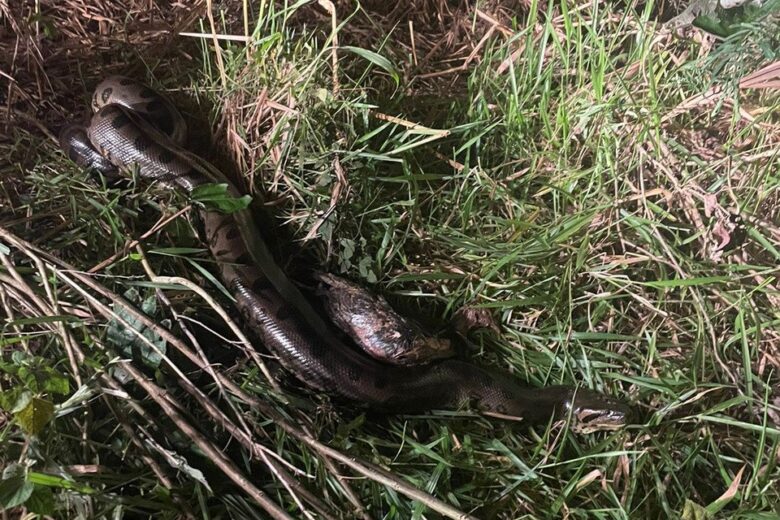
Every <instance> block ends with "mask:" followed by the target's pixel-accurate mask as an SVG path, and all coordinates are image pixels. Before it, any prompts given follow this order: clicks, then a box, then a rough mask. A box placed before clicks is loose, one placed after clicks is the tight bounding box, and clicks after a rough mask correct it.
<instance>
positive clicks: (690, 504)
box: [680, 499, 712, 520]
mask: <svg viewBox="0 0 780 520" xmlns="http://www.w3.org/2000/svg"><path fill="white" fill-rule="evenodd" d="M680 518H681V519H682V520H708V519H709V518H712V515H710V514H709V513H708V512H707V510H706V509H705V508H703V507H702V506H700V505H699V504H697V503H696V502H694V501H692V500H690V499H685V505H684V506H683V510H682V514H681V515H680Z"/></svg>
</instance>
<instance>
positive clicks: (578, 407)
mask: <svg viewBox="0 0 780 520" xmlns="http://www.w3.org/2000/svg"><path fill="white" fill-rule="evenodd" d="M566 408H567V410H566V415H568V416H569V417H571V421H572V426H571V427H572V430H574V431H576V432H578V433H592V432H595V431H603V430H618V429H620V428H622V427H623V426H625V425H626V424H627V423H628V421H629V420H630V418H631V415H632V410H631V407H630V406H629V405H628V404H626V403H624V402H623V401H620V400H618V399H615V398H614V397H609V396H607V395H603V394H600V393H598V392H594V391H592V390H588V389H587V388H578V389H576V390H574V391H573V392H572V395H571V399H569V400H568V402H567V403H566Z"/></svg>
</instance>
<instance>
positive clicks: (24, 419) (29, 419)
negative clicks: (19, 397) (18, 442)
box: [16, 397, 54, 435]
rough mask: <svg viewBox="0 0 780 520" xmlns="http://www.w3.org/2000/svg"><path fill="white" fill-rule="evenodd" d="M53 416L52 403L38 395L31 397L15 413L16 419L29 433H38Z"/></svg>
mask: <svg viewBox="0 0 780 520" xmlns="http://www.w3.org/2000/svg"><path fill="white" fill-rule="evenodd" d="M53 416H54V404H53V403H52V402H51V401H49V400H47V399H42V398H40V397H33V398H32V399H30V402H29V403H27V406H25V407H24V408H23V409H22V410H20V411H19V412H17V413H16V421H17V422H18V423H19V426H21V427H22V428H23V429H24V431H26V432H27V433H29V434H30V435H38V434H39V433H41V431H43V427H44V426H46V424H48V422H49V421H50V420H51V418H52V417H53Z"/></svg>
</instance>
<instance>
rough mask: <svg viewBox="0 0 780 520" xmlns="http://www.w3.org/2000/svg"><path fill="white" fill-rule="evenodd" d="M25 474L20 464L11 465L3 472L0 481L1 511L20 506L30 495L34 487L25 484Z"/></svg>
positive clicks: (27, 483)
mask: <svg viewBox="0 0 780 520" xmlns="http://www.w3.org/2000/svg"><path fill="white" fill-rule="evenodd" d="M25 473H26V470H25V467H24V466H22V465H21V464H11V465H9V466H8V467H7V468H5V470H4V471H3V478H2V480H0V506H2V508H3V509H10V508H12V507H16V506H20V505H22V504H24V503H25V502H26V501H27V499H28V498H30V495H32V492H33V489H34V486H33V484H31V483H30V482H27V479H26V477H25Z"/></svg>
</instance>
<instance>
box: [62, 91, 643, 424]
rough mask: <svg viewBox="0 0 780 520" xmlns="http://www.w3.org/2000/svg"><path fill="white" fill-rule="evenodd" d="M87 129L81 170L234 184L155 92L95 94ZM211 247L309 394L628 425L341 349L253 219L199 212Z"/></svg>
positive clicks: (77, 144) (255, 323)
mask: <svg viewBox="0 0 780 520" xmlns="http://www.w3.org/2000/svg"><path fill="white" fill-rule="evenodd" d="M93 109H94V110H95V113H94V115H93V116H92V119H91V121H90V123H89V125H88V126H87V128H86V132H85V131H84V129H83V128H78V127H70V128H67V129H66V130H65V131H63V132H62V134H61V144H62V146H63V148H64V149H65V150H66V151H67V153H68V155H69V156H70V157H71V158H73V159H74V160H76V162H78V163H79V164H82V165H86V166H92V167H94V168H97V169H102V170H109V169H110V167H111V165H113V166H114V167H116V168H117V169H119V170H128V169H131V168H136V169H137V170H136V171H137V172H138V173H139V175H140V176H141V177H144V178H147V179H150V180H153V181H156V182H158V183H163V184H165V185H167V186H171V187H174V188H176V189H179V190H182V191H184V192H186V193H192V191H193V190H194V189H195V188H197V187H198V186H201V185H204V184H207V183H227V184H228V185H229V193H230V194H231V195H234V196H239V195H240V194H239V192H238V190H237V189H236V188H235V187H234V186H232V185H230V183H229V182H228V181H227V180H226V179H225V178H224V177H223V176H222V175H221V174H220V173H219V172H218V171H217V170H216V169H215V168H213V167H211V166H210V165H208V164H207V163H205V161H203V160H201V159H199V158H197V157H195V156H193V155H192V154H190V153H189V152H187V151H185V150H184V149H183V148H181V147H180V143H181V142H182V141H183V138H184V137H183V131H182V130H181V128H182V127H183V122H182V120H181V116H180V115H179V114H178V112H177V111H176V110H175V108H173V106H172V105H170V104H169V103H168V102H167V101H166V100H164V99H163V98H162V97H161V96H159V95H158V94H157V93H156V92H154V91H153V90H151V89H149V88H148V87H146V86H144V85H140V84H139V83H137V82H135V81H133V80H130V79H128V78H122V77H111V78H109V79H107V80H105V81H103V82H102V83H101V84H100V85H98V87H97V89H96V91H95V95H94V98H93ZM200 216H201V219H202V221H203V227H204V232H205V239H206V241H207V244H208V247H209V250H210V251H211V254H212V255H213V256H214V259H215V260H216V265H217V266H218V269H219V274H220V276H221V279H222V281H223V283H224V284H225V286H226V287H227V288H228V289H229V290H230V292H231V294H232V295H233V296H234V298H235V300H236V304H237V306H238V308H239V310H240V311H241V312H242V314H243V316H244V317H245V319H246V320H247V322H248V323H247V325H248V326H249V327H250V328H251V329H253V330H254V331H255V332H256V333H257V334H258V335H259V337H260V338H261V339H262V341H263V342H264V344H265V345H266V347H267V348H268V349H269V350H271V351H272V352H273V353H275V354H276V355H277V356H278V358H279V360H280V362H281V363H282V364H283V365H284V366H285V367H286V368H287V369H288V370H290V371H291V372H292V373H293V374H295V375H296V376H297V377H298V378H299V379H300V380H301V381H302V382H304V383H305V384H307V385H308V386H310V387H312V388H315V389H318V390H322V391H324V392H328V393H331V394H336V395H339V396H342V397H345V398H348V399H351V400H355V401H359V402H362V403H367V404H368V405H370V406H372V407H374V408H378V409H382V410H387V411H400V412H416V411H424V410H429V409H443V408H460V407H463V406H466V405H470V406H472V407H474V408H476V409H477V410H480V411H482V412H483V413H486V414H488V415H496V416H500V417H505V418H509V419H515V420H523V421H526V422H539V421H544V420H548V419H549V418H550V417H551V416H553V415H556V414H558V415H560V414H566V413H569V414H571V417H572V418H573V422H574V424H576V425H578V427H579V428H580V429H581V430H591V429H609V428H615V427H620V426H622V425H623V424H624V423H625V420H626V417H627V413H628V408H627V407H626V405H625V404H623V403H622V402H620V401H617V400H614V399H611V398H609V397H607V396H604V395H601V394H598V393H596V392H592V391H590V390H587V389H578V390H576V391H575V390H574V389H573V388H570V387H561V386H556V387H547V388H528V387H524V386H521V385H518V384H517V383H516V382H515V381H514V380H513V379H512V378H511V377H509V376H508V375H504V374H500V373H496V372H493V371H489V370H486V369H483V368H481V367H478V366H475V365H472V364H470V363H466V362H463V361H458V360H454V359H447V360H442V361H437V362H433V363H430V364H428V365H426V366H420V367H406V366H403V367H402V366H391V365H388V364H385V363H382V362H380V361H377V360H375V359H373V358H371V357H369V356H367V355H365V354H364V353H362V352H359V351H357V350H355V349H353V348H351V347H350V346H348V345H346V344H344V343H343V342H342V341H340V340H339V339H338V337H337V336H336V335H335V334H334V333H333V332H332V331H331V329H330V328H329V327H328V326H327V325H326V324H325V322H324V321H323V320H322V319H321V318H320V316H319V315H318V314H317V313H316V312H315V311H314V310H313V309H312V307H311V306H310V304H309V303H308V302H307V301H306V299H305V298H304V297H303V296H302V295H301V294H300V292H299V291H298V289H297V288H296V287H295V286H294V285H293V284H292V283H291V282H290V281H289V280H288V279H287V277H286V276H285V275H284V273H283V272H282V271H281V269H280V268H279V267H278V266H277V265H276V264H275V262H274V260H273V258H272V256H271V254H270V252H269V251H268V248H267V247H266V245H265V244H264V243H263V242H262V240H261V239H260V235H259V233H258V232H257V230H256V229H255V226H254V224H253V222H252V218H251V215H250V214H249V212H248V210H240V211H238V212H235V213H230V214H225V213H220V212H217V211H210V210H207V209H202V210H201V211H200Z"/></svg>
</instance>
